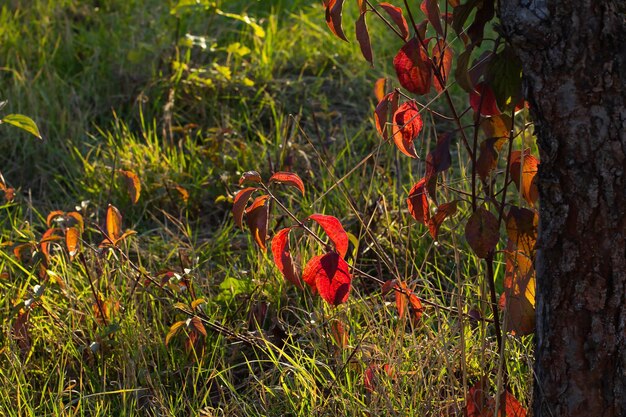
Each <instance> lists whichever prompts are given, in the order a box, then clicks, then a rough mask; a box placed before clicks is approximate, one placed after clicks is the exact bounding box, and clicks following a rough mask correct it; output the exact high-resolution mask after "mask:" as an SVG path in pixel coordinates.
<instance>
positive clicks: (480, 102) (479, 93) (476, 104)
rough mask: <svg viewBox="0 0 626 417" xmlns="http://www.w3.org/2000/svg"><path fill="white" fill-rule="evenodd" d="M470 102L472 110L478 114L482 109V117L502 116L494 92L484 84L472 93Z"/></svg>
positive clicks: (480, 84) (479, 85) (477, 86)
mask: <svg viewBox="0 0 626 417" xmlns="http://www.w3.org/2000/svg"><path fill="white" fill-rule="evenodd" d="M469 100H470V106H472V110H474V112H475V113H478V110H479V109H480V115H481V116H497V115H499V114H500V109H498V105H497V103H496V97H495V96H494V94H493V90H492V89H491V87H490V86H489V85H488V84H486V83H484V82H481V83H479V84H478V85H476V87H475V88H474V90H473V91H472V92H470V97H469Z"/></svg>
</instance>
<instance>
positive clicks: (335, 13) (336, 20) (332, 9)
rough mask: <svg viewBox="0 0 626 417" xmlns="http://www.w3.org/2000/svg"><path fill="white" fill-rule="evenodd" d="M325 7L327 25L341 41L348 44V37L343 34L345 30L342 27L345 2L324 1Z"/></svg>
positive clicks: (338, 0)
mask: <svg viewBox="0 0 626 417" xmlns="http://www.w3.org/2000/svg"><path fill="white" fill-rule="evenodd" d="M324 6H325V7H326V24H327V25H328V28H329V29H330V30H331V32H333V34H335V36H337V37H338V38H339V39H341V40H344V41H346V42H348V39H347V38H346V35H344V33H343V28H342V27H341V13H342V9H343V0H324Z"/></svg>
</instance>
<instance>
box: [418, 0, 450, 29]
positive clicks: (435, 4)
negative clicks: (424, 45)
mask: <svg viewBox="0 0 626 417" xmlns="http://www.w3.org/2000/svg"><path fill="white" fill-rule="evenodd" d="M420 9H421V10H422V12H423V13H424V14H425V15H426V18H427V19H428V21H429V22H430V24H431V25H433V28H434V29H435V32H437V34H438V35H439V36H441V37H442V38H443V37H444V35H445V34H444V31H443V27H442V26H441V12H440V11H439V1H438V0H424V1H422V4H421V6H420Z"/></svg>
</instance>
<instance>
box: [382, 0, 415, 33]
mask: <svg viewBox="0 0 626 417" xmlns="http://www.w3.org/2000/svg"><path fill="white" fill-rule="evenodd" d="M378 5H379V6H380V7H382V8H383V10H385V11H386V12H387V14H388V15H389V17H391V20H393V22H394V23H395V24H396V26H398V29H400V34H401V35H402V37H403V38H404V40H405V41H406V40H407V39H409V25H407V23H406V19H405V18H404V15H403V14H402V9H401V8H399V7H396V6H394V5H391V4H389V3H378Z"/></svg>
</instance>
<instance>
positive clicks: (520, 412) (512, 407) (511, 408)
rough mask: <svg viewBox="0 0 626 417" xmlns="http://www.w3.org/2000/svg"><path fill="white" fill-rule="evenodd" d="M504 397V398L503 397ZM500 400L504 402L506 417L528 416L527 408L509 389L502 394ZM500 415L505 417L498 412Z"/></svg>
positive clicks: (499, 416)
mask: <svg viewBox="0 0 626 417" xmlns="http://www.w3.org/2000/svg"><path fill="white" fill-rule="evenodd" d="M502 397H504V398H502ZM500 402H504V405H505V409H504V410H505V414H506V417H526V409H525V408H524V407H522V405H521V404H520V403H519V401H517V398H515V397H514V396H513V394H511V393H510V392H508V391H505V392H504V393H502V395H501V396H500ZM498 417H505V416H502V415H501V414H500V412H498Z"/></svg>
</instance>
